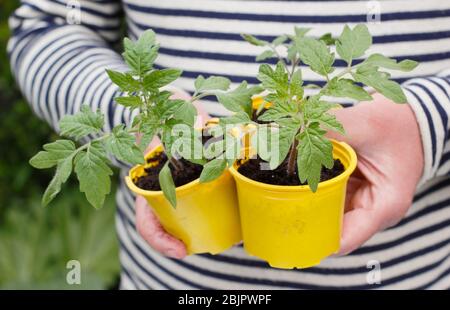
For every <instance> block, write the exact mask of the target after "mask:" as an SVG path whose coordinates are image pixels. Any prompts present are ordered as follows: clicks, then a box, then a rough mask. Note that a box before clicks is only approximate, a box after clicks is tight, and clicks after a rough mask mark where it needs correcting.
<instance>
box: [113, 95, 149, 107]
mask: <svg viewBox="0 0 450 310" xmlns="http://www.w3.org/2000/svg"><path fill="white" fill-rule="evenodd" d="M114 100H115V101H116V102H117V103H118V104H120V105H123V106H124V107H128V108H131V109H137V108H140V107H141V106H142V104H143V103H142V100H141V98H140V97H139V96H124V97H116V98H114Z"/></svg>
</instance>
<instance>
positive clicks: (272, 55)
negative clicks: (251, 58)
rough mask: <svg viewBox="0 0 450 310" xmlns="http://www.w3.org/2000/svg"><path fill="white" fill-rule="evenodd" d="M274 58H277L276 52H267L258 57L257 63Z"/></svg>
mask: <svg viewBox="0 0 450 310" xmlns="http://www.w3.org/2000/svg"><path fill="white" fill-rule="evenodd" d="M273 57H276V55H275V52H274V51H272V50H267V51H264V52H262V53H261V54H259V55H258V56H256V61H263V60H266V59H269V58H273Z"/></svg>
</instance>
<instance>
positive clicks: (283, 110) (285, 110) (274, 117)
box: [258, 102, 298, 122]
mask: <svg viewBox="0 0 450 310" xmlns="http://www.w3.org/2000/svg"><path fill="white" fill-rule="evenodd" d="M297 112H298V111H297V108H296V106H295V105H294V104H290V103H289V102H280V103H278V104H276V105H274V106H273V107H271V108H269V109H267V110H266V111H265V112H264V113H263V114H261V115H259V117H258V120H259V121H263V122H272V121H278V120H279V119H282V118H286V117H292V116H293V115H294V114H295V113H297Z"/></svg>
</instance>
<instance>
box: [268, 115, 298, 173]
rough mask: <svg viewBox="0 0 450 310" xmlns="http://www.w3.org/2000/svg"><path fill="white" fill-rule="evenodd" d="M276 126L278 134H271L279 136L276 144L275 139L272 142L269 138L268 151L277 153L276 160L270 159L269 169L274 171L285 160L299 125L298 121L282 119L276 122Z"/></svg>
mask: <svg viewBox="0 0 450 310" xmlns="http://www.w3.org/2000/svg"><path fill="white" fill-rule="evenodd" d="M277 124H278V126H279V129H278V132H276V131H275V132H273V134H278V135H279V136H278V137H279V139H278V143H277V141H276V139H275V140H274V139H273V138H271V141H270V149H271V150H272V151H274V150H277V151H278V156H277V157H278V158H271V160H270V169H275V168H276V167H278V166H279V165H280V164H281V163H282V162H283V160H284V159H285V158H286V156H287V154H288V153H289V149H290V148H291V145H292V144H293V142H294V139H295V136H296V135H297V133H298V130H299V129H300V125H301V123H300V121H299V120H297V119H295V118H292V119H284V118H282V119H279V120H277Z"/></svg>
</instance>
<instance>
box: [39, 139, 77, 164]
mask: <svg viewBox="0 0 450 310" xmlns="http://www.w3.org/2000/svg"><path fill="white" fill-rule="evenodd" d="M43 148H44V150H45V151H40V152H39V153H37V154H36V155H34V156H33V158H31V159H30V165H31V166H33V167H34V168H37V169H47V168H51V167H53V166H56V165H57V164H58V162H59V161H60V160H61V159H64V158H66V157H68V156H70V155H71V154H72V153H73V152H74V151H75V144H74V143H73V142H72V141H70V140H56V141H55V142H52V143H48V144H45V145H44V147H43Z"/></svg>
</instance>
